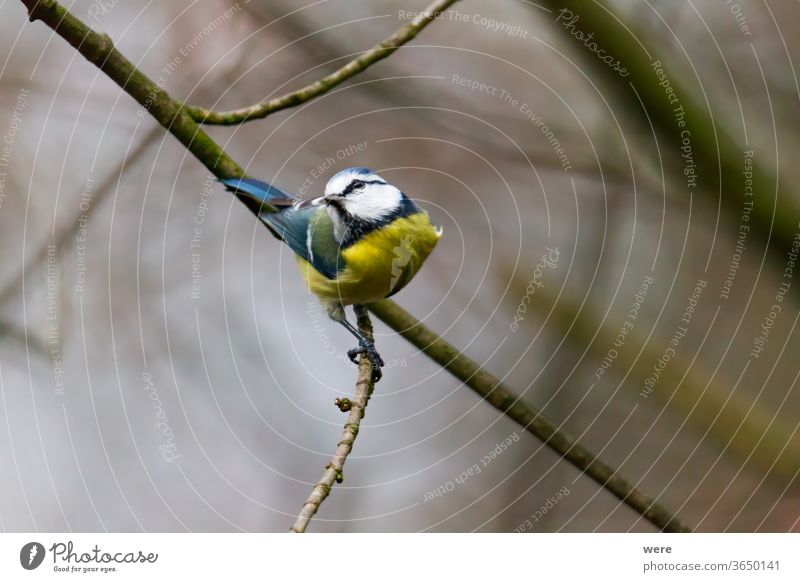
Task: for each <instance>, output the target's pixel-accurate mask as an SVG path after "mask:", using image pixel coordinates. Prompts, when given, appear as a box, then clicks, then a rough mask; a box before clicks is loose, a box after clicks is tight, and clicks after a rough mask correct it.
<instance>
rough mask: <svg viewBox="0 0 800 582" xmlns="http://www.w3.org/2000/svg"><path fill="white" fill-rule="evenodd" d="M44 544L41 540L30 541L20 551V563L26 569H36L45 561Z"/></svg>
mask: <svg viewBox="0 0 800 582" xmlns="http://www.w3.org/2000/svg"><path fill="white" fill-rule="evenodd" d="M44 554H45V551H44V546H43V545H42V544H40V543H39V542H28V543H27V544H25V545H24V546H22V549H21V550H20V551H19V563H20V564H22V567H23V568H25V569H26V570H35V569H36V568H38V567H39V566H41V565H42V562H43V561H44Z"/></svg>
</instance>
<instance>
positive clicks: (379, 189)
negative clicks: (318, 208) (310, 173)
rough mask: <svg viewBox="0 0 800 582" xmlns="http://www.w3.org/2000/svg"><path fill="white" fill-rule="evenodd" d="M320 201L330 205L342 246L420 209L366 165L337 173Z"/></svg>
mask: <svg viewBox="0 0 800 582" xmlns="http://www.w3.org/2000/svg"><path fill="white" fill-rule="evenodd" d="M319 201H320V203H321V204H325V205H326V206H327V210H328V215H329V216H330V217H331V219H332V220H333V224H334V235H335V236H336V238H337V240H339V242H340V243H341V244H343V245H348V244H352V243H353V242H355V241H356V240H358V239H359V238H360V237H361V236H363V235H364V234H366V233H368V232H370V231H372V230H374V229H376V228H380V227H381V226H383V225H385V224H388V223H390V222H391V221H393V220H394V219H395V218H398V217H400V216H406V215H408V214H411V213H413V212H418V211H419V208H418V207H417V206H416V204H414V202H412V201H411V199H410V198H408V197H407V196H406V195H405V194H403V193H402V192H401V191H400V190H399V189H398V188H396V187H394V186H392V185H391V184H389V183H388V182H387V181H386V180H384V179H383V178H381V177H380V176H379V175H378V174H376V173H375V172H373V171H372V170H369V169H367V168H347V169H346V170H342V171H341V172H339V173H338V174H336V175H334V176H333V177H332V178H331V179H330V180H328V183H327V184H326V185H325V195H324V196H323V197H322V198H321V199H319Z"/></svg>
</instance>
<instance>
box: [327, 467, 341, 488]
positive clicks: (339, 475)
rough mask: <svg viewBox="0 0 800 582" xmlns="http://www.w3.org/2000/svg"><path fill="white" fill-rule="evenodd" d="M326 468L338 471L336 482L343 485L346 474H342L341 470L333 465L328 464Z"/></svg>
mask: <svg viewBox="0 0 800 582" xmlns="http://www.w3.org/2000/svg"><path fill="white" fill-rule="evenodd" d="M325 468H326V469H333V470H334V471H336V477H334V479H335V480H336V482H337V483H342V482H343V481H344V473H343V472H342V470H341V469H337V468H336V467H334V466H333V463H328V464H327V465H325ZM328 491H330V486H329V487H328Z"/></svg>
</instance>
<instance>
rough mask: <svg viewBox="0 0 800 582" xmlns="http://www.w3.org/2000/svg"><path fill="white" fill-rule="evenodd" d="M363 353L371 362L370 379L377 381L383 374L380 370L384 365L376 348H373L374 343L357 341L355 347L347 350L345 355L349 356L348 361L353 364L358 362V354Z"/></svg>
mask: <svg viewBox="0 0 800 582" xmlns="http://www.w3.org/2000/svg"><path fill="white" fill-rule="evenodd" d="M361 354H364V355H365V356H367V358H368V359H369V361H370V363H371V364H372V380H373V381H374V382H377V381H378V380H380V379H381V377H382V376H383V372H381V368H382V367H383V365H384V362H383V358H381V355H380V354H379V353H378V350H376V349H375V344H373V343H372V342H369V343H367V342H359V345H358V347H357V348H353V349H352V350H348V351H347V357H348V358H350V361H351V362H353V363H354V364H356V365H357V364H358V360H357V358H358V356H360V355H361Z"/></svg>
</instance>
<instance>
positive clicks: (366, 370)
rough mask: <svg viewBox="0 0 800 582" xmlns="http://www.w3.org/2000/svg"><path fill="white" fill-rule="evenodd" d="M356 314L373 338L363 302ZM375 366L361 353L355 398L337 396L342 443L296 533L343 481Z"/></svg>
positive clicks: (300, 517)
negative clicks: (341, 417) (341, 414)
mask: <svg viewBox="0 0 800 582" xmlns="http://www.w3.org/2000/svg"><path fill="white" fill-rule="evenodd" d="M355 310H356V315H357V316H358V327H359V328H360V329H361V331H362V332H363V333H364V335H366V336H367V337H368V338H369V339H372V322H371V321H370V320H369V313H368V312H367V310H366V309H365V308H364V306H362V305H356V307H355ZM372 367H373V364H372V362H371V361H370V359H369V357H367V355H366V354H361V359H360V360H359V361H358V378H357V380H356V393H355V395H354V396H353V399H352V400H349V399H344V400H337V402H336V405H337V406H338V407H339V409H340V410H342V411H346V412H348V415H347V422H346V423H345V424H344V429H342V438H341V440H340V441H339V445H338V446H337V447H336V452H335V453H334V455H333V458H332V459H331V462H330V463H328V466H327V467H325V473H324V474H323V475H322V479H320V480H319V482H318V483H317V484H316V485H314V488H313V489H312V490H311V495H309V496H308V499H307V500H306V502H305V503H304V504H303V508H302V509H301V510H300V514H299V515H298V516H297V521H295V523H294V525H293V526H292V529H291V531H292V532H294V533H303V532H305V531H306V528H307V527H308V524H309V522H310V521H311V518H312V517H314V514H315V513H317V511H318V510H319V506H320V505H321V504H322V502H323V501H325V498H326V497H328V495H329V494H330V492H331V489H332V488H333V484H334V483H341V482H342V479H343V478H344V476H343V473H342V471H343V470H344V462H345V461H346V460H347V455H349V454H350V451H352V450H353V444H354V443H355V440H356V436H357V435H358V430H359V427H360V426H361V419H362V418H364V412H365V411H366V408H367V403H368V402H369V397H370V396H371V395H372V389H373V388H374V384H373V382H372Z"/></svg>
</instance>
